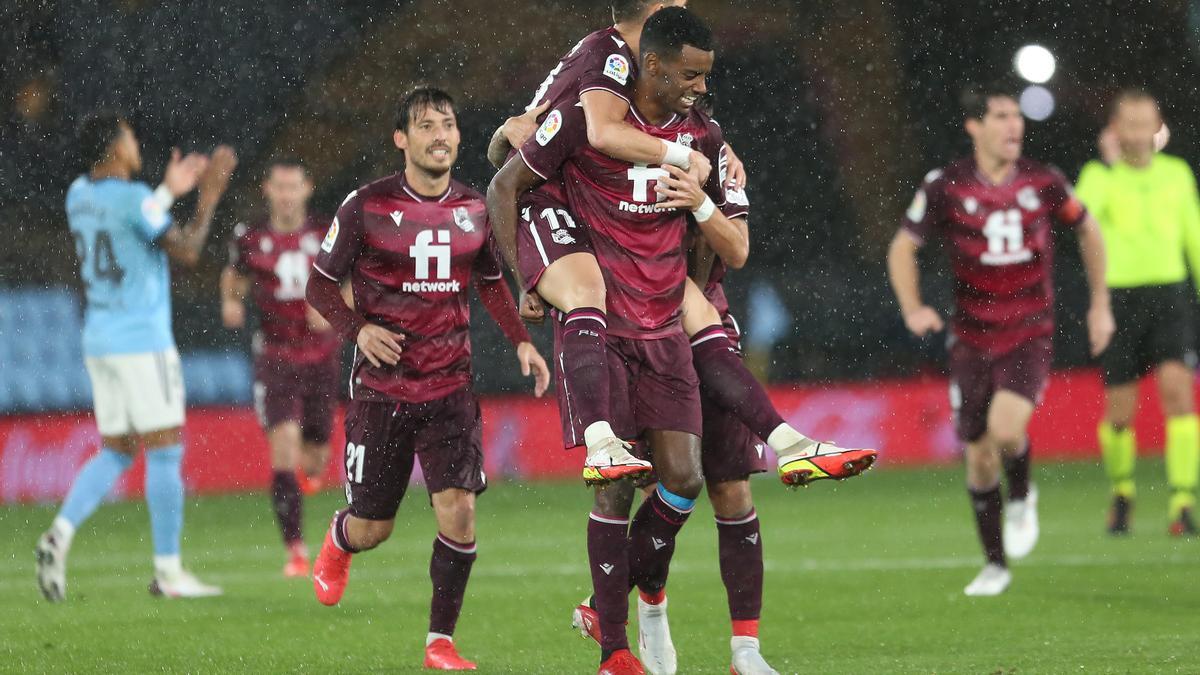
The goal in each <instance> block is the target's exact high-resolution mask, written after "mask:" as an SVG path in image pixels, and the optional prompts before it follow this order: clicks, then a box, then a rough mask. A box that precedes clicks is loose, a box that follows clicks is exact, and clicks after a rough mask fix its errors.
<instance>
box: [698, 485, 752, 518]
mask: <svg viewBox="0 0 1200 675" xmlns="http://www.w3.org/2000/svg"><path fill="white" fill-rule="evenodd" d="M707 488H708V501H709V503H710V504H712V509H713V515H715V516H716V517H718V518H727V519H728V518H741V517H742V516H745V515H746V514H748V513H750V510H751V509H753V508H754V501H753V499H752V498H751V495H750V481H748V480H727V481H709V482H708V484H707Z"/></svg>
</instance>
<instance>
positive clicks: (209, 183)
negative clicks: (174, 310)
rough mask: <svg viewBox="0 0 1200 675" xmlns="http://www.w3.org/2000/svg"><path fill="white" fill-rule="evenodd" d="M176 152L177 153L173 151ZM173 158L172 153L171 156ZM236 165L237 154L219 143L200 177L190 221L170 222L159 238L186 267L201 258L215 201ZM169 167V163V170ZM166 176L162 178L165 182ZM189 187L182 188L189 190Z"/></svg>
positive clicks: (172, 255)
mask: <svg viewBox="0 0 1200 675" xmlns="http://www.w3.org/2000/svg"><path fill="white" fill-rule="evenodd" d="M176 156H177V155H176ZM172 159H173V160H174V159H175V157H173V158H172ZM235 167H237V154H236V153H234V151H233V148H231V147H229V146H228V145H221V146H218V147H217V149H216V150H214V151H213V154H212V157H210V158H209V161H208V166H207V167H206V168H205V169H204V173H203V174H202V175H201V176H200V179H199V192H200V194H199V199H197V201H196V213H195V214H194V215H193V216H192V219H191V221H189V222H188V224H187V225H184V226H183V227H178V226H172V227H170V228H169V229H167V231H166V232H165V233H163V235H162V238H160V239H159V245H161V246H162V248H163V250H164V251H166V252H167V255H168V256H170V257H171V259H172V260H175V261H176V262H179V263H181V264H183V265H186V266H188V267H193V266H195V265H196V263H198V262H200V252H201V251H202V250H203V249H204V243H205V242H206V241H208V233H209V229H210V228H211V227H212V219H213V214H215V213H216V211H217V204H219V203H220V202H221V197H222V196H223V195H224V194H225V189H226V188H228V187H229V177H230V176H231V175H232V174H233V170H234V168H235ZM171 171H172V167H171V166H168V168H167V172H168V174H170V173H171ZM168 181H169V178H164V181H163V182H164V183H167V182H168ZM189 191H190V188H189V190H187V191H185V192H184V194H186V192H189Z"/></svg>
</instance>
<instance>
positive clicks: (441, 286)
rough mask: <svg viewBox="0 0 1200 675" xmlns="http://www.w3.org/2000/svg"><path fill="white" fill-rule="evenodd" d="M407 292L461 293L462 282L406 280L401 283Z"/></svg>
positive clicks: (401, 286) (402, 288)
mask: <svg viewBox="0 0 1200 675" xmlns="http://www.w3.org/2000/svg"><path fill="white" fill-rule="evenodd" d="M400 290H402V291H404V292H405V293H461V292H462V284H460V283H459V282H457V281H405V282H404V283H402V284H400Z"/></svg>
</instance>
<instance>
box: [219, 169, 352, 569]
mask: <svg viewBox="0 0 1200 675" xmlns="http://www.w3.org/2000/svg"><path fill="white" fill-rule="evenodd" d="M262 190H263V196H264V197H265V198H266V201H267V213H266V215H265V217H262V218H259V219H258V220H256V221H252V222H250V223H248V224H247V223H242V224H239V225H238V226H237V227H236V228H234V231H233V238H232V240H231V241H230V242H229V263H228V265H227V266H226V267H225V269H224V270H223V271H222V272H221V319H222V322H223V323H224V324H225V327H226V328H241V327H242V326H244V325H245V322H246V305H245V298H246V296H247V295H252V296H253V298H254V304H255V305H256V306H257V307H258V311H259V317H260V321H259V324H260V325H259V331H258V332H256V333H255V335H254V340H253V350H254V405H255V408H256V410H257V412H258V417H259V422H260V423H261V424H262V426H263V430H264V431H266V434H267V442H268V444H269V445H270V449H271V503H272V505H273V506H274V510H275V517H276V519H277V520H278V522H279V530H280V533H281V534H282V535H283V542H284V545H285V546H286V547H287V550H288V561H287V564H286V565H285V566H284V568H283V573H284V576H288V577H306V576H308V571H309V570H308V549H307V548H306V547H305V546H304V537H303V534H302V528H301V522H302V518H301V516H302V511H303V508H302V507H303V495H304V494H308V493H311V492H313V491H315V490H316V489H317V488H318V486H319V485H320V477H321V474H322V473H323V472H324V470H325V465H326V463H327V462H328V460H329V432H330V427H331V425H332V423H333V408H334V405H335V403H336V402H337V382H338V381H339V376H338V360H337V357H338V347H339V346H340V342H341V341H340V340H339V339H338V337H337V335H336V334H334V332H333V331H332V330H331V329H330V326H329V324H328V323H326V321H325V320H324V319H323V318H321V316H320V315H319V314H317V312H316V311H315V310H313V309H312V307H310V306H309V305H308V303H307V302H306V301H305V300H304V290H305V286H306V285H307V283H308V276H309V271H310V270H311V269H312V263H313V259H315V258H316V257H317V251H318V249H319V248H320V246H321V238H322V236H324V231H325V227H326V226H327V225H328V221H324V222H321V220H320V219H318V218H316V217H314V216H312V215H310V214H309V213H308V200H309V197H310V196H312V190H313V186H312V182H311V181H310V180H309V177H308V172H307V171H306V170H305V168H304V165H303V164H301V163H300V162H298V161H296V160H291V159H276V160H274V161H272V162H271V163H270V165H269V166H268V167H267V174H266V176H265V177H264V180H263V185H262Z"/></svg>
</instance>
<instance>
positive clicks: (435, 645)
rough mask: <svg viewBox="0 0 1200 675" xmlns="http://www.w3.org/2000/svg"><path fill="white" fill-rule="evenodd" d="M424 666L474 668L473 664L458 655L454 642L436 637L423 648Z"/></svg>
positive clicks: (433, 668)
mask: <svg viewBox="0 0 1200 675" xmlns="http://www.w3.org/2000/svg"><path fill="white" fill-rule="evenodd" d="M425 668H427V669H429V670H475V664H474V663H471V662H470V661H468V660H466V659H464V658H463V657H461V656H459V655H458V650H457V649H455V648H454V643H453V642H451V641H450V640H447V639H446V638H438V639H437V640H434V641H433V642H431V643H429V646H427V647H426V648H425Z"/></svg>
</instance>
